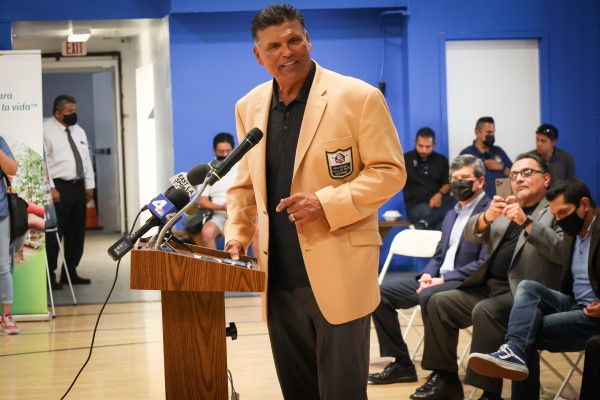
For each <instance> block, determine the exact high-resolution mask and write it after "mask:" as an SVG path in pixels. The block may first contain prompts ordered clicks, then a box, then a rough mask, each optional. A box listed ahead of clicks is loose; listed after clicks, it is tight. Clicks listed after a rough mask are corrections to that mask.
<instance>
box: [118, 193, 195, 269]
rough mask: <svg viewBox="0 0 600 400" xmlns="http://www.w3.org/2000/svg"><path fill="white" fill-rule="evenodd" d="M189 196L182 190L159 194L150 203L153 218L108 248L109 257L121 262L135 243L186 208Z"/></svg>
mask: <svg viewBox="0 0 600 400" xmlns="http://www.w3.org/2000/svg"><path fill="white" fill-rule="evenodd" d="M189 199H190V198H189V196H188V195H187V193H186V192H185V191H184V190H182V189H173V190H171V191H169V190H167V193H166V195H163V194H159V195H158V196H156V197H155V198H154V199H152V201H151V202H150V203H148V210H150V212H151V213H152V214H153V216H152V217H151V218H150V219H148V221H146V223H145V224H144V225H142V227H141V228H140V229H138V230H137V231H136V232H134V233H133V234H131V235H125V236H123V237H122V238H121V239H119V240H117V242H116V243H115V244H113V245H112V246H110V247H109V248H108V255H109V256H110V257H111V258H112V259H113V260H114V261H118V260H120V259H121V258H122V257H123V256H124V255H125V254H127V253H128V252H129V251H130V250H132V249H133V246H134V244H135V242H136V241H137V240H138V239H139V238H141V237H142V236H143V235H144V234H145V233H146V232H148V231H149V230H150V229H152V228H154V227H155V226H159V225H161V224H163V223H165V222H167V221H168V220H169V219H170V218H172V217H173V216H174V215H175V214H176V213H177V211H178V210H180V209H182V208H183V207H185V206H186V205H187V203H188V201H189Z"/></svg>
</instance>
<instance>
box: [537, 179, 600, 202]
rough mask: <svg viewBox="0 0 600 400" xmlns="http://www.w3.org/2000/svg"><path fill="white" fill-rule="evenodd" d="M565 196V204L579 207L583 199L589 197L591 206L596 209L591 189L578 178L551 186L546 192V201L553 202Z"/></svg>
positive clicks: (557, 182) (560, 181)
mask: <svg viewBox="0 0 600 400" xmlns="http://www.w3.org/2000/svg"><path fill="white" fill-rule="evenodd" d="M561 194H562V195H563V196H564V199H565V203H569V204H574V205H575V206H579V203H580V202H581V199H582V198H584V197H587V198H588V199H590V205H591V206H592V207H596V202H595V201H594V199H592V194H591V193H590V189H589V188H588V187H587V185H586V184H585V183H583V181H580V180H579V179H577V178H562V179H559V180H557V181H556V182H554V183H551V184H550V187H549V188H548V191H546V200H548V201H552V200H554V199H555V198H557V197H558V196H560V195H561Z"/></svg>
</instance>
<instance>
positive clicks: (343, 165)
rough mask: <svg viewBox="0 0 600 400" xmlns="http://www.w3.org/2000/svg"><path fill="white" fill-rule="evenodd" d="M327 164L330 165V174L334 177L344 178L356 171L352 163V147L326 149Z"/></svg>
mask: <svg viewBox="0 0 600 400" xmlns="http://www.w3.org/2000/svg"><path fill="white" fill-rule="evenodd" d="M325 155H326V157H327V166H328V167H329V176H331V177H332V178H333V179H342V178H345V177H347V176H349V175H350V174H352V171H354V164H353V163H352V147H349V148H347V149H346V150H341V149H337V150H336V151H332V152H329V151H326V152H325Z"/></svg>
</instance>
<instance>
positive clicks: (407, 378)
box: [369, 361, 419, 385]
mask: <svg viewBox="0 0 600 400" xmlns="http://www.w3.org/2000/svg"><path fill="white" fill-rule="evenodd" d="M418 380H419V377H418V376H417V370H416V369H415V366H414V365H411V366H410V367H403V366H401V365H400V364H398V363H397V362H396V361H393V362H391V363H389V364H388V365H387V366H386V367H385V368H384V369H383V371H382V372H378V373H376V374H369V381H370V382H372V383H375V384H378V385H385V384H388V383H397V382H416V381H418Z"/></svg>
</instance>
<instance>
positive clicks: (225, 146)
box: [194, 132, 237, 249]
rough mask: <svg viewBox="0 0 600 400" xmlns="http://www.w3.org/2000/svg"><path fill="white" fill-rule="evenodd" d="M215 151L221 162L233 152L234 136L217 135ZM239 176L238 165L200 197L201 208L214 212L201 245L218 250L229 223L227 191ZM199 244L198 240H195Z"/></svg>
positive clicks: (205, 227)
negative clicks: (219, 239)
mask: <svg viewBox="0 0 600 400" xmlns="http://www.w3.org/2000/svg"><path fill="white" fill-rule="evenodd" d="M213 151H214V152H215V157H216V159H217V161H219V162H221V161H223V160H224V159H225V158H227V156H228V155H229V154H230V153H231V152H232V151H233V136H232V135H231V134H230V133H227V132H221V133H218V134H216V135H215V137H214V139H213ZM236 176H237V164H236V165H234V166H233V168H231V170H230V171H229V172H228V173H227V175H225V176H224V177H223V178H222V179H220V180H218V181H217V182H215V183H214V184H213V185H212V186H209V187H207V188H206V190H205V191H204V193H203V195H202V196H200V200H199V202H200V207H202V208H207V209H209V210H213V215H212V217H211V218H210V219H209V220H208V221H206V223H205V224H204V226H202V231H201V232H200V236H201V237H200V243H201V244H202V246H204V247H208V248H210V249H216V248H217V241H216V240H217V238H218V237H219V236H222V235H223V230H224V227H225V221H227V189H229V188H230V187H231V186H233V184H234V182H235V177H236ZM194 241H195V242H196V243H198V241H197V239H195V240H194Z"/></svg>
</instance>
